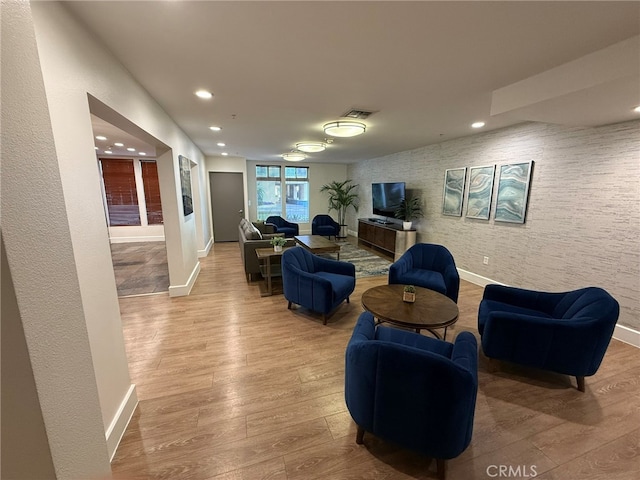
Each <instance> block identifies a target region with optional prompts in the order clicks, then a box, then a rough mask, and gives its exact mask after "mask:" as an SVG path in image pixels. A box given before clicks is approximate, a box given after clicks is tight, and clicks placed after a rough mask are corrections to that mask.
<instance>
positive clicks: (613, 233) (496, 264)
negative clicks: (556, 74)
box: [348, 121, 640, 331]
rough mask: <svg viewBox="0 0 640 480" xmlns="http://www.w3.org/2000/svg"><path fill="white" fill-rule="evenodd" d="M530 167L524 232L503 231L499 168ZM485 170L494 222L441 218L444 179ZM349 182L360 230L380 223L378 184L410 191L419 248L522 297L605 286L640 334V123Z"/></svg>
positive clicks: (536, 129) (386, 168)
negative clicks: (355, 187) (444, 255)
mask: <svg viewBox="0 0 640 480" xmlns="http://www.w3.org/2000/svg"><path fill="white" fill-rule="evenodd" d="M529 160H533V161H534V167H533V173H532V178H531V186H530V192H529V205H528V210H527V217H526V221H525V223H524V224H511V223H503V222H495V221H494V212H495V200H496V194H497V176H498V175H499V170H500V168H499V167H500V165H503V164H507V163H514V162H524V161H529ZM483 165H496V166H497V167H496V181H495V182H494V188H493V199H492V205H491V216H490V219H489V220H488V221H487V220H475V219H468V218H465V216H464V215H465V212H466V198H465V203H464V204H463V212H462V216H461V217H451V216H445V215H442V214H441V211H442V194H443V185H444V174H445V170H446V169H448V168H458V167H472V166H483ZM468 175H469V174H468V171H467V187H468V180H469V178H468ZM348 178H352V179H353V180H354V181H355V182H356V183H358V184H359V185H360V203H361V207H360V212H359V214H357V215H354V214H351V216H350V218H349V225H350V228H351V229H353V230H355V229H357V226H356V225H357V221H356V219H357V217H358V216H359V217H367V216H371V213H372V208H371V183H372V182H380V181H405V182H406V183H407V189H408V190H409V191H410V192H412V193H414V194H417V195H420V196H421V197H422V198H423V201H424V205H425V217H424V218H423V219H421V220H419V221H418V222H417V223H414V225H415V227H416V228H417V230H418V241H419V242H430V243H439V244H442V245H445V246H446V247H447V248H449V249H450V250H451V252H452V253H453V255H454V257H455V259H456V264H457V266H458V268H460V269H463V270H466V271H469V272H472V273H474V274H477V275H480V276H482V277H486V278H489V279H492V280H494V281H497V282H501V283H504V284H507V285H513V286H518V287H522V288H532V289H539V290H547V291H564V290H571V289H575V288H580V287H584V286H600V287H602V288H604V289H606V290H607V291H608V292H610V293H611V294H612V295H613V296H614V297H615V298H616V299H617V300H618V301H619V302H620V305H621V315H620V320H619V322H618V323H619V324H620V325H624V326H627V327H629V328H632V329H634V330H636V331H640V121H632V122H625V123H620V124H614V125H609V126H604V127H598V128H585V127H564V126H558V125H550V124H542V123H525V124H520V125H517V126H513V127H509V128H504V129H500V130H495V131H492V132H487V133H482V134H477V135H473V136H470V137H465V138H460V139H455V140H450V141H445V142H442V143H440V144H437V145H430V146H426V147H423V148H419V149H415V150H411V151H406V152H401V153H398V154H394V155H388V156H386V157H381V158H375V159H370V160H365V161H361V162H359V163H357V164H354V165H350V166H349V170H348ZM465 197H466V190H465ZM485 256H487V257H489V264H488V265H484V264H483V257H485Z"/></svg>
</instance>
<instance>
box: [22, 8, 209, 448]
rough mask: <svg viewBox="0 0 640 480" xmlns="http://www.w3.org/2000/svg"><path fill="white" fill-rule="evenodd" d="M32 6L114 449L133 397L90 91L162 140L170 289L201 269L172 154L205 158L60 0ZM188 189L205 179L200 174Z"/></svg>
mask: <svg viewBox="0 0 640 480" xmlns="http://www.w3.org/2000/svg"><path fill="white" fill-rule="evenodd" d="M32 9H33V19H34V24H35V33H36V40H37V46H38V53H39V55H40V61H41V67H42V75H43V77H44V86H45V91H46V95H47V103H48V107H49V111H50V115H51V126H52V130H53V138H54V141H55V153H56V156H57V161H58V168H59V172H60V177H61V181H62V188H63V190H64V199H65V206H66V216H67V217H68V220H69V229H70V234H71V245H72V247H73V257H74V261H75V269H76V272H77V276H78V280H79V288H80V293H81V298H82V307H83V310H84V315H85V319H86V329H87V333H88V337H89V342H90V345H91V356H92V360H93V367H94V371H95V378H96V381H97V386H98V392H99V398H100V405H101V409H102V421H103V427H104V431H105V432H106V433H107V434H108V435H109V438H108V441H109V447H110V453H111V451H112V450H113V448H114V447H115V444H116V443H117V441H118V440H119V435H120V434H121V433H122V432H121V430H123V429H124V427H125V424H126V421H127V420H128V415H129V414H130V413H131V412H130V410H131V408H132V407H133V406H134V405H135V391H133V390H132V388H131V383H130V380H129V374H128V368H127V359H126V355H125V350H124V341H123V337H122V325H121V321H120V312H119V307H118V300H117V294H116V285H115V278H114V274H113V268H112V264H111V254H110V249H109V241H108V233H107V226H106V222H105V218H104V213H103V206H102V199H101V193H100V187H99V185H100V177H99V171H98V167H97V162H96V161H95V150H94V148H93V138H92V137H93V134H92V129H91V119H90V109H89V101H88V95H91V96H92V97H95V99H97V100H98V101H99V102H101V103H102V104H104V105H105V106H106V107H108V108H110V109H112V110H113V111H115V112H117V113H118V114H119V115H121V116H122V117H124V118H126V119H128V120H129V121H130V122H132V123H133V124H135V125H137V126H138V127H140V128H141V129H142V130H144V131H145V132H147V133H148V134H149V135H150V136H153V137H154V138H155V139H157V140H158V143H157V144H156V148H157V151H158V155H157V161H158V170H159V180H160V190H161V195H162V199H163V215H164V221H165V225H164V227H165V238H166V242H167V254H168V263H169V275H170V283H171V286H170V291H171V292H172V294H174V295H180V294H186V293H188V291H189V289H190V288H191V286H192V285H193V282H195V278H196V277H197V273H198V271H199V262H198V258H197V255H198V239H197V237H196V225H195V223H196V215H195V214H194V215H190V216H189V217H187V218H184V217H183V215H182V204H181V196H180V183H179V182H180V180H179V175H178V155H180V154H181V155H184V156H186V157H188V158H190V159H191V160H192V161H193V162H195V163H197V164H198V165H200V168H202V169H203V168H204V157H203V155H202V153H201V152H200V151H199V150H198V148H197V147H196V146H195V145H194V144H193V143H192V142H191V141H190V140H189V138H188V137H187V136H186V135H185V134H184V133H183V132H182V131H181V130H180V129H179V128H178V127H177V125H176V124H175V123H174V122H173V121H172V120H171V119H170V118H169V117H168V116H167V115H166V113H165V112H164V111H163V110H162V108H161V107H160V106H159V105H158V104H157V103H156V102H155V101H154V100H153V99H152V98H151V97H150V96H149V95H148V94H147V92H146V91H145V90H144V89H143V88H142V87H141V86H140V85H139V84H138V83H137V82H136V81H135V80H134V79H133V78H132V77H131V76H130V75H129V73H128V72H127V71H126V70H125V69H124V68H123V67H122V65H120V64H119V63H118V61H117V60H116V59H115V58H114V57H113V56H112V55H111V54H110V53H109V52H108V51H107V50H105V49H104V48H103V47H102V46H101V45H100V44H99V43H98V42H97V41H96V40H95V39H94V38H93V36H92V35H91V34H89V33H88V32H87V31H85V30H84V28H82V27H81V26H80V25H79V24H78V23H77V22H76V21H75V20H74V19H73V18H72V17H71V16H70V15H69V14H68V13H67V11H66V9H65V8H64V7H63V6H62V5H60V4H58V3H53V2H36V3H34V4H32ZM168 68H170V66H168ZM116 126H118V125H116ZM161 145H164V146H166V148H165V149H164V150H163V149H162V148H161ZM193 188H194V190H196V189H198V188H201V186H200V185H198V184H197V183H196V184H195V185H194V187H193ZM167 199H174V200H175V201H167ZM171 289H172V290H171ZM123 422H125V423H123Z"/></svg>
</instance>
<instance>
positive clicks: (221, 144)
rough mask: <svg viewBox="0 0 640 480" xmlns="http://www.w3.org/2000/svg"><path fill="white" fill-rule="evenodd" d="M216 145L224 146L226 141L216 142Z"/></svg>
mask: <svg viewBox="0 0 640 480" xmlns="http://www.w3.org/2000/svg"><path fill="white" fill-rule="evenodd" d="M216 145H218V146H219V147H225V146H226V145H227V144H226V143H222V142H218V143H217V144H216Z"/></svg>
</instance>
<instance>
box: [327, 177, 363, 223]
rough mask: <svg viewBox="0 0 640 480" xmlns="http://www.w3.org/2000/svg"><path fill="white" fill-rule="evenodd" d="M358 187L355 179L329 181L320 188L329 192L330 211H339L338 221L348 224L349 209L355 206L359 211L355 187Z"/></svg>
mask: <svg viewBox="0 0 640 480" xmlns="http://www.w3.org/2000/svg"><path fill="white" fill-rule="evenodd" d="M357 188H358V185H357V184H354V183H353V180H345V181H344V182H336V181H333V182H331V183H327V184H326V185H323V186H322V187H321V188H320V191H321V192H326V193H328V194H329V211H331V210H335V211H336V212H338V223H339V224H340V225H346V217H347V209H348V208H349V207H353V209H354V210H355V211H356V212H357V211H358V194H357V193H355V191H354V190H355V189H357Z"/></svg>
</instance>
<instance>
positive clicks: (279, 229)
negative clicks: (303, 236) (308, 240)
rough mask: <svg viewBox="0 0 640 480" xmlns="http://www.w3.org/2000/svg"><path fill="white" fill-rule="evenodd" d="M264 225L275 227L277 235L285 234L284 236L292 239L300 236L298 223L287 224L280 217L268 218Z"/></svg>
mask: <svg viewBox="0 0 640 480" xmlns="http://www.w3.org/2000/svg"><path fill="white" fill-rule="evenodd" d="M264 223H270V224H272V225H274V227H275V230H276V233H284V236H285V237H287V238H292V237H295V236H296V235H300V233H299V232H300V227H299V226H298V224H297V223H292V222H287V221H286V220H285V219H284V218H282V217H280V216H278V215H273V216H271V217H267V219H266V220H265V221H264Z"/></svg>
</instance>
